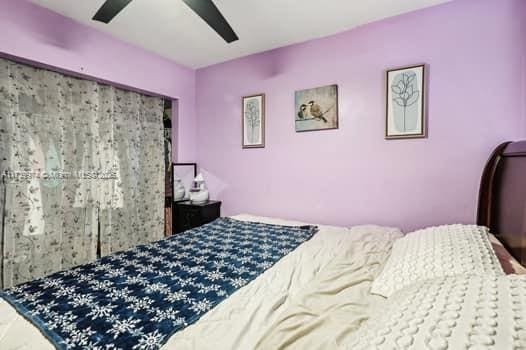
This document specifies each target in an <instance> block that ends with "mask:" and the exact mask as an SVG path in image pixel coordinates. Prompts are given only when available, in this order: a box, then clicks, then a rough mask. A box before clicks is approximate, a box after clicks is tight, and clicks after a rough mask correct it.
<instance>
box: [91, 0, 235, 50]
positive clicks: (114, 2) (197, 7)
mask: <svg viewBox="0 0 526 350" xmlns="http://www.w3.org/2000/svg"><path fill="white" fill-rule="evenodd" d="M131 1H132V0H106V2H105V3H104V4H103V5H102V6H101V8H100V9H99V10H98V11H97V13H96V14H95V16H93V20H95V21H99V22H103V23H109V22H110V21H111V20H112V19H113V18H114V17H115V16H117V14H118V13H119V12H121V11H122V9H124V8H125V7H126V6H127V5H128V4H129V3H130V2H131ZM183 2H184V3H185V4H186V5H188V6H189V7H190V8H191V9H192V10H193V11H194V12H195V13H196V14H197V15H198V16H199V17H201V18H202V19H203V20H204V21H205V22H206V23H207V24H208V25H209V26H210V27H212V29H213V30H215V31H216V32H217V34H219V35H220V36H221V37H222V38H223V39H225V41H226V42H227V43H231V42H233V41H236V40H238V39H239V38H238V37H237V35H236V33H235V32H234V30H233V29H232V27H231V26H230V24H228V22H227V20H226V19H225V17H223V15H222V14H221V12H219V10H218V8H217V7H216V5H215V4H214V3H213V2H212V0H183Z"/></svg>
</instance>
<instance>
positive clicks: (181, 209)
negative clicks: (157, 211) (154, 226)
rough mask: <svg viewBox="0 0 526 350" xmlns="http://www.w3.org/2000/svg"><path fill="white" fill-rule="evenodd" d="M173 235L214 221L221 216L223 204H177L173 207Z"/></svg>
mask: <svg viewBox="0 0 526 350" xmlns="http://www.w3.org/2000/svg"><path fill="white" fill-rule="evenodd" d="M172 214H173V220H172V222H173V233H174V234H175V233H181V232H183V231H186V230H189V229H191V228H194V227H198V226H201V225H204V224H207V223H209V222H211V221H214V220H215V219H217V218H218V217H220V216H221V202H219V201H207V202H204V203H192V202H191V201H183V202H175V203H174V207H173V211H172Z"/></svg>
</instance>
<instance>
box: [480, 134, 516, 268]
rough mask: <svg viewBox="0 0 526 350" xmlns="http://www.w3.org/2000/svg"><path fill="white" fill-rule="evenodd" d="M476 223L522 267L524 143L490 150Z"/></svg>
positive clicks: (513, 143) (483, 175)
mask: <svg viewBox="0 0 526 350" xmlns="http://www.w3.org/2000/svg"><path fill="white" fill-rule="evenodd" d="M477 224H478V225H483V226H487V227H489V228H490V231H491V232H492V233H493V234H494V235H495V236H497V238H498V239H499V240H500V241H501V242H502V243H503V244H504V245H505V246H506V248H507V249H508V250H509V252H510V253H511V254H512V255H513V256H514V257H515V258H516V259H517V260H518V261H519V262H520V263H521V264H522V265H524V266H526V141H520V142H506V143H503V144H501V145H499V146H498V147H497V148H496V149H495V151H493V153H492V155H491V157H490V158H489V160H488V163H487V164H486V167H485V168H484V172H483V174H482V180H481V184H480V192H479V203H478V212H477Z"/></svg>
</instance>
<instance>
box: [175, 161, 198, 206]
mask: <svg viewBox="0 0 526 350" xmlns="http://www.w3.org/2000/svg"><path fill="white" fill-rule="evenodd" d="M172 174H173V175H172V188H173V192H174V193H173V201H174V202H179V201H184V200H188V199H189V198H190V189H191V188H192V185H193V183H194V179H195V177H196V176H197V164H196V163H173V164H172Z"/></svg>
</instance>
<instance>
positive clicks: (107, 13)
mask: <svg viewBox="0 0 526 350" xmlns="http://www.w3.org/2000/svg"><path fill="white" fill-rule="evenodd" d="M131 1H132V0H107V1H106V2H105V3H104V4H103V5H102V6H101V8H100V9H99V10H98V11H97V13H96V14H95V16H93V20H95V21H99V22H103V23H109V22H110V21H111V20H112V19H113V17H115V16H117V14H118V13H119V12H121V11H122V9H123V8H125V7H126V6H127V5H128V4H129V3H130V2H131Z"/></svg>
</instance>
